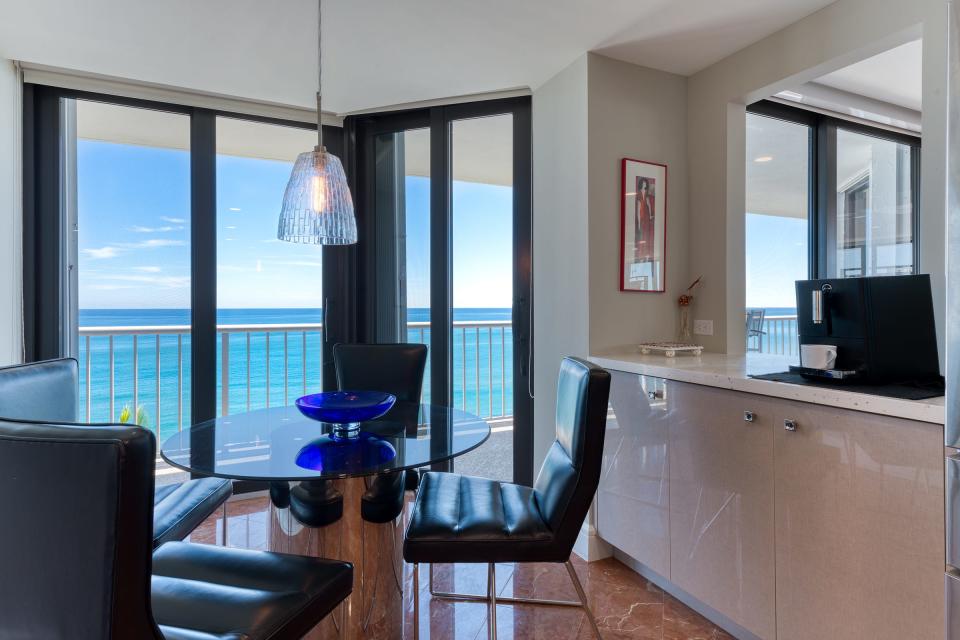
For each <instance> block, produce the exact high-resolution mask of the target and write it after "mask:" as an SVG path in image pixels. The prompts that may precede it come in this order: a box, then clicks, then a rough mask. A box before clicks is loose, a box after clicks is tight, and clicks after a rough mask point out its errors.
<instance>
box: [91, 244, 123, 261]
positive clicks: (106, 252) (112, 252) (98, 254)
mask: <svg viewBox="0 0 960 640" xmlns="http://www.w3.org/2000/svg"><path fill="white" fill-rule="evenodd" d="M82 253H83V254H84V255H86V256H87V257H88V258H92V259H94V260H103V259H105V258H116V257H117V256H118V255H119V251H118V250H117V247H101V248H99V249H84V250H83V251H82Z"/></svg>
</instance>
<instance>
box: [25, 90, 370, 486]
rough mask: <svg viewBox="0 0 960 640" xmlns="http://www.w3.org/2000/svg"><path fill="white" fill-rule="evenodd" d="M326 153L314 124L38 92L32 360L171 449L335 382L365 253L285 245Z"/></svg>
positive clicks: (31, 143) (332, 142) (161, 471)
mask: <svg viewBox="0 0 960 640" xmlns="http://www.w3.org/2000/svg"><path fill="white" fill-rule="evenodd" d="M326 134H327V135H326V137H325V139H326V141H327V146H328V148H329V149H330V151H331V152H332V153H334V154H337V155H342V152H343V144H342V140H343V138H342V130H341V129H339V128H337V129H333V128H329V130H328V131H326ZM315 144H316V125H311V124H310V123H301V122H291V121H285V120H276V119H270V118H258V117H253V116H243V115H238V114H234V113H227V112H216V111H213V110H210V109H203V108H196V107H189V106H184V105H176V104H168V103H158V102H151V101H145V100H137V99H131V98H123V97H117V96H105V95H99V94H91V93H86V92H79V91H73V90H68V89H60V88H56V87H45V86H39V85H30V84H28V85H26V86H25V88H24V319H25V322H24V338H25V340H24V342H25V352H26V354H25V355H26V360H27V361H34V360H42V359H47V358H57V357H62V356H73V357H76V358H77V359H78V360H79V363H80V388H79V392H80V416H79V417H80V419H81V420H90V421H99V422H117V421H122V422H129V423H137V424H140V425H141V426H144V427H147V428H149V429H151V430H152V431H154V432H155V433H156V435H157V437H158V440H160V441H162V440H163V439H164V438H166V437H168V436H170V435H171V434H173V433H176V432H177V431H178V430H181V429H188V428H190V427H191V425H195V424H198V423H200V422H203V421H205V420H209V419H211V418H213V417H215V416H218V415H226V414H230V413H236V412H238V411H246V410H248V409H257V408H261V407H266V406H277V405H284V404H290V403H292V402H293V400H294V399H295V398H296V397H298V396H299V395H301V394H302V393H304V392H305V391H306V392H309V391H316V390H319V389H321V388H324V387H325V386H326V387H329V386H331V384H332V383H335V381H334V378H333V376H330V375H329V372H330V361H331V358H330V350H331V347H332V344H333V343H334V342H336V341H345V340H349V339H350V338H351V337H352V335H353V333H354V331H353V330H352V328H351V326H350V323H351V322H352V315H351V313H352V309H351V308H350V306H349V305H350V295H349V289H350V288H351V286H352V285H350V284H349V283H350V282H352V280H351V279H350V278H351V273H352V272H351V268H352V267H351V265H350V260H349V256H350V255H352V254H351V251H352V250H351V249H350V248H348V247H333V248H327V249H323V250H321V248H320V247H318V246H315V245H301V244H291V243H281V242H280V241H278V240H277V239H276V234H277V222H278V215H279V212H280V206H281V202H282V200H283V193H284V189H285V187H286V183H287V180H288V178H289V176H290V171H291V168H292V165H293V161H294V159H295V158H296V156H297V154H299V153H301V152H303V151H307V150H310V149H311V148H312V147H313V146H314V145H315ZM325 265H329V266H328V267H327V268H325ZM325 280H326V281H327V282H326V283H325ZM331 299H332V300H334V301H335V303H334V304H332V305H331V304H328V301H329V300H331ZM331 307H333V309H334V312H335V313H332V314H331V312H330V309H331ZM331 315H333V319H332V320H331V321H330V322H328V319H330V316H331ZM325 372H326V373H327V374H328V375H326V376H325V375H324V373H325ZM179 475H180V474H178V473H174V472H173V471H172V470H170V469H168V468H166V467H165V465H163V464H162V463H159V462H158V476H157V477H158V482H164V481H168V480H173V479H180V478H178V477H177V476H179Z"/></svg>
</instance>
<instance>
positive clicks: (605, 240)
mask: <svg viewBox="0 0 960 640" xmlns="http://www.w3.org/2000/svg"><path fill="white" fill-rule="evenodd" d="M587 78H588V87H589V97H588V105H587V106H588V125H587V126H588V131H589V134H588V137H589V140H588V149H589V168H588V171H589V215H590V221H589V230H590V263H589V265H590V267H589V268H590V350H591V351H594V352H595V351H597V350H598V349H604V348H607V347H615V346H621V345H625V344H635V343H637V342H640V341H642V340H672V339H675V338H676V332H677V315H678V308H677V297H678V296H679V295H680V294H681V293H682V292H683V290H684V289H686V287H687V285H688V284H690V283H689V282H688V279H687V273H688V272H687V255H686V250H685V249H686V247H685V245H686V237H687V157H686V155H687V153H686V147H687V144H686V140H687V108H686V99H687V81H686V78H684V77H682V76H678V75H674V74H670V73H664V72H662V71H655V70H653V69H648V68H646V67H638V66H637V65H634V64H629V63H627V62H621V61H619V60H613V59H612V58H607V57H604V56H601V55H596V54H589V56H588V73H587ZM623 158H639V159H643V160H650V161H653V162H660V163H663V164H666V165H667V235H666V237H667V253H666V289H667V290H666V292H665V293H632V292H630V293H628V292H621V291H620V286H619V278H620V251H619V247H620V161H621V159H623Z"/></svg>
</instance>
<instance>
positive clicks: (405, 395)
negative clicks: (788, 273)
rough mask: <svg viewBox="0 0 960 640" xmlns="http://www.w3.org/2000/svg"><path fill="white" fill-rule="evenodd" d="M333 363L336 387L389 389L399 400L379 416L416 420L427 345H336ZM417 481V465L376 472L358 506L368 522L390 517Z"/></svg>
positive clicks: (401, 505) (390, 518) (425, 363)
mask: <svg viewBox="0 0 960 640" xmlns="http://www.w3.org/2000/svg"><path fill="white" fill-rule="evenodd" d="M333 361H334V365H335V367H336V370H337V387H338V388H340V389H343V390H347V389H371V390H374V391H385V392H386V393H392V394H393V395H395V396H396V397H397V403H396V404H395V405H394V406H393V408H392V409H391V410H390V411H389V412H387V414H386V415H384V416H383V418H382V419H383V420H393V421H397V422H401V423H403V424H409V423H411V422H413V424H416V420H417V418H418V415H419V405H420V394H421V392H422V390H423V375H424V371H425V370H426V367H427V345H425V344H412V343H394V344H337V345H334V347H333ZM419 479H420V474H419V473H418V472H417V471H416V470H415V469H411V470H410V471H406V472H400V473H399V474H398V473H392V474H384V475H381V476H377V477H376V479H375V481H374V483H373V486H372V487H371V490H370V491H368V492H367V494H368V495H365V496H364V501H363V503H362V504H361V509H362V510H363V511H364V512H365V513H364V514H363V515H364V519H365V520H369V521H371V522H389V521H390V520H392V519H394V518H395V517H396V516H397V515H398V514H399V513H400V512H401V511H402V510H403V489H404V488H406V489H416V488H417V485H418V481H419ZM398 487H399V491H398Z"/></svg>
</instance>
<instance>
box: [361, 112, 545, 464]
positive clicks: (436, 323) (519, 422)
mask: <svg viewBox="0 0 960 640" xmlns="http://www.w3.org/2000/svg"><path fill="white" fill-rule="evenodd" d="M347 128H348V130H353V131H354V132H355V135H356V140H357V149H358V166H359V167H360V171H359V175H360V176H361V180H360V188H359V190H358V198H359V206H358V210H359V211H360V212H361V229H362V231H361V234H362V235H361V243H360V245H359V246H358V250H359V253H360V265H361V273H362V274H366V275H363V276H362V278H361V279H362V281H364V282H367V283H374V285H373V286H368V288H367V289H366V291H364V292H363V295H362V296H361V300H360V302H359V305H358V314H359V318H360V320H361V322H360V324H361V326H362V327H363V328H364V332H363V333H362V335H361V339H362V340H364V341H369V342H394V341H409V342H422V343H424V344H427V345H429V347H430V357H429V360H428V362H429V370H428V375H427V380H426V382H425V385H424V401H425V402H433V403H437V404H444V405H451V406H455V407H458V408H461V409H464V410H466V411H469V412H472V413H476V414H478V415H480V416H482V417H483V418H485V419H487V420H489V421H490V423H491V427H492V430H493V433H492V436H491V439H490V441H489V442H488V443H486V444H485V445H484V446H483V447H481V448H480V449H478V450H477V451H475V452H473V453H471V454H468V455H466V456H463V457H462V458H459V459H457V460H455V461H453V463H452V464H451V465H445V467H444V468H449V467H450V466H452V467H453V468H455V469H456V470H458V471H462V472H464V473H469V474H472V475H478V476H486V477H491V478H496V479H502V480H508V481H509V480H514V479H515V480H516V481H518V482H525V483H530V482H532V469H531V464H532V455H531V451H532V421H531V412H532V411H531V406H530V396H529V393H528V383H529V378H528V373H529V372H528V368H527V363H528V361H527V358H528V356H529V354H528V352H527V350H528V347H529V322H530V318H529V283H530V273H529V267H530V261H529V228H530V191H529V182H530V176H529V169H530V165H529V152H530V147H529V144H530V143H529V101H528V100H526V99H518V100H506V101H491V102H489V103H472V104H468V105H455V106H449V107H436V108H432V109H428V110H423V111H416V112H405V113H402V114H385V115H379V116H364V117H360V118H355V119H353V118H351V119H348V122H347ZM364 214H365V215H364Z"/></svg>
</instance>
